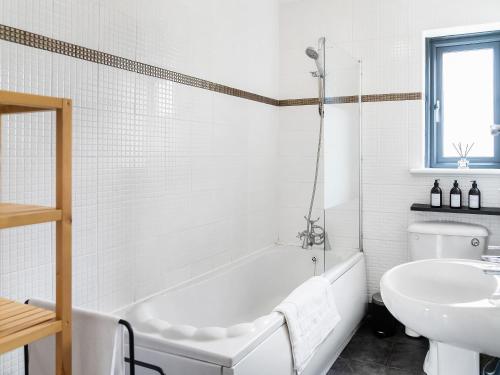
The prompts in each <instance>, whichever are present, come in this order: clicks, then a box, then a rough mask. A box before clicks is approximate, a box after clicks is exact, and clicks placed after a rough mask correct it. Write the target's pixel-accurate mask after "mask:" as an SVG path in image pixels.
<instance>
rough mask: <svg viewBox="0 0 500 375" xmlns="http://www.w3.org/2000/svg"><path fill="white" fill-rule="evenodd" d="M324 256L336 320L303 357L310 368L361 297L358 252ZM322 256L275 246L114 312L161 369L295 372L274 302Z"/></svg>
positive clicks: (346, 333) (343, 333) (141, 353)
mask: <svg viewBox="0 0 500 375" xmlns="http://www.w3.org/2000/svg"><path fill="white" fill-rule="evenodd" d="M313 257H316V259H317V262H316V263H314V262H313V261H312V258H313ZM326 258H327V262H326V271H325V272H324V275H325V276H326V277H327V278H328V279H329V280H330V281H331V283H332V289H333V293H334V295H335V298H336V302H337V305H338V309H339V312H340V314H341V318H342V320H341V322H340V323H339V325H338V326H337V327H336V328H335V330H334V331H333V332H332V334H330V336H328V338H327V339H326V340H325V342H324V343H323V344H322V346H321V348H320V349H319V350H318V352H317V353H316V354H315V356H314V358H313V360H312V361H311V362H310V364H309V365H308V367H307V369H306V372H305V374H310V375H318V374H324V373H326V372H327V371H328V369H329V368H330V366H331V365H332V364H333V362H334V361H335V360H336V358H337V356H338V354H339V353H340V352H341V350H342V349H343V347H344V346H345V344H346V343H347V342H348V340H349V339H350V337H351V335H352V334H353V332H354V331H355V329H356V327H357V326H358V324H359V322H360V320H361V319H362V317H363V315H364V313H365V307H366V302H367V298H366V295H367V294H366V276H365V265H364V258H363V254H362V253H359V252H336V251H329V252H327V253H326ZM322 259H323V251H319V250H314V251H309V250H307V251H306V250H302V249H300V248H298V247H293V246H276V247H274V248H271V249H265V250H263V251H260V252H258V253H256V254H254V255H252V256H250V257H248V258H245V259H243V260H241V261H239V262H237V263H235V264H232V265H231V266H228V267H225V268H222V269H219V270H217V271H214V272H213V273H210V274H207V275H204V276H203V277H200V278H198V279H195V280H192V281H189V282H187V283H184V284H181V285H178V286H176V287H174V288H171V289H169V290H166V291H164V292H162V293H161V294H158V295H155V296H153V297H151V298H149V299H146V300H144V301H141V302H139V303H137V304H134V305H133V306H131V307H129V308H127V309H125V310H124V311H122V312H121V313H120V315H121V316H123V317H124V318H125V319H127V320H129V321H130V322H131V323H132V325H133V327H134V329H135V332H136V350H137V352H136V356H137V359H138V360H140V361H144V362H148V363H151V364H154V365H157V366H160V367H162V368H163V369H164V371H165V373H166V374H167V375H169V374H176V375H178V374H186V375H201V374H203V375H215V374H217V375H221V374H223V375H228V374H234V375H256V374H258V375H266V374H269V375H271V374H272V375H281V374H283V375H285V374H286V375H288V374H293V367H292V356H291V350H290V343H289V340H288V332H287V329H286V325H285V323H284V319H283V317H282V316H281V315H280V314H278V313H274V312H272V310H273V308H274V307H275V306H276V305H278V303H279V302H280V301H281V300H283V299H284V298H285V297H286V296H287V295H288V294H289V293H290V292H291V291H292V290H293V289H294V288H296V287H297V286H298V285H300V284H301V283H302V282H304V281H305V280H306V279H308V278H309V277H311V276H313V275H314V274H315V271H316V274H321V273H323V262H322ZM138 373H139V374H144V375H149V374H153V373H152V372H151V370H146V369H144V370H141V369H139V371H138Z"/></svg>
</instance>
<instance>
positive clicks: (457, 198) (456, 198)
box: [450, 180, 462, 208]
mask: <svg viewBox="0 0 500 375" xmlns="http://www.w3.org/2000/svg"><path fill="white" fill-rule="evenodd" d="M450 207H451V208H462V190H460V188H459V187H458V181H457V180H455V182H454V183H453V187H452V189H451V191H450Z"/></svg>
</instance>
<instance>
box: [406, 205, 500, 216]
mask: <svg viewBox="0 0 500 375" xmlns="http://www.w3.org/2000/svg"><path fill="white" fill-rule="evenodd" d="M411 210H412V211H424V212H444V213H449V214H471V215H495V216H499V215H500V207H481V209H479V210H471V209H470V208H468V207H462V208H451V207H450V206H444V205H443V207H431V205H430V204H421V203H413V204H412V205H411Z"/></svg>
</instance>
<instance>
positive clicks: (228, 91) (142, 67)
mask: <svg viewBox="0 0 500 375" xmlns="http://www.w3.org/2000/svg"><path fill="white" fill-rule="evenodd" d="M0 40H5V41H8V42H13V43H17V44H21V45H24V46H28V47H33V48H39V49H42V50H45V51H49V52H53V53H58V54H61V55H65V56H70V57H74V58H77V59H81V60H85V61H90V62H94V63H97V64H102V65H107V66H111V67H114V68H117V69H123V70H128V71H131V72H135V73H138V74H143V75H147V76H151V77H156V78H160V79H165V80H168V81H172V82H176V83H179V84H182V85H187V86H192V87H197V88H200V89H204V90H209V91H214V92H218V93H221V94H225V95H231V96H236V97H238V98H243V99H248V100H253V101H255V102H260V103H265V104H269V105H274V106H283V107H286V106H301V105H315V104H318V98H301V99H284V100H277V99H273V98H269V97H267V96H262V95H258V94H254V93H252V92H248V91H244V90H239V89H236V88H234V87H229V86H225V85H221V84H218V83H215V82H210V81H206V80H204V79H201V78H196V77H193V76H189V75H187V74H182V73H177V72H174V71H172V70H168V69H163V68H159V67H157V66H152V65H148V64H144V63H141V62H139V61H134V60H130V59H126V58H124V57H120V56H115V55H112V54H109V53H106V52H100V51H97V50H93V49H90V48H87V47H82V46H78V45H76V44H72V43H68V42H63V41H61V40H57V39H52V38H49V37H46V36H43V35H40V34H35V33H31V32H29V31H25V30H21V29H16V28H14V27H10V26H6V25H1V24H0ZM421 99H422V93H419V92H410V93H396V94H375V95H363V96H362V97H361V101H362V102H385V101H399V100H421ZM358 102H359V97H358V96H356V95H353V96H336V97H329V98H326V99H325V103H326V104H343V103H358Z"/></svg>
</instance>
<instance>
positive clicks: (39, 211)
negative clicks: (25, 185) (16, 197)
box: [0, 203, 62, 228]
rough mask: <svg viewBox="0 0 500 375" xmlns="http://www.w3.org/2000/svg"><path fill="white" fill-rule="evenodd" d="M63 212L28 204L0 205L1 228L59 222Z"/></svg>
mask: <svg viewBox="0 0 500 375" xmlns="http://www.w3.org/2000/svg"><path fill="white" fill-rule="evenodd" d="M61 218H62V212H61V210H58V209H57V208H51V207H43V206H33V205H26V204H14V203H0V228H11V227H17V226H21V225H30V224H40V223H47V222H50V221H59V220H61Z"/></svg>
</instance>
